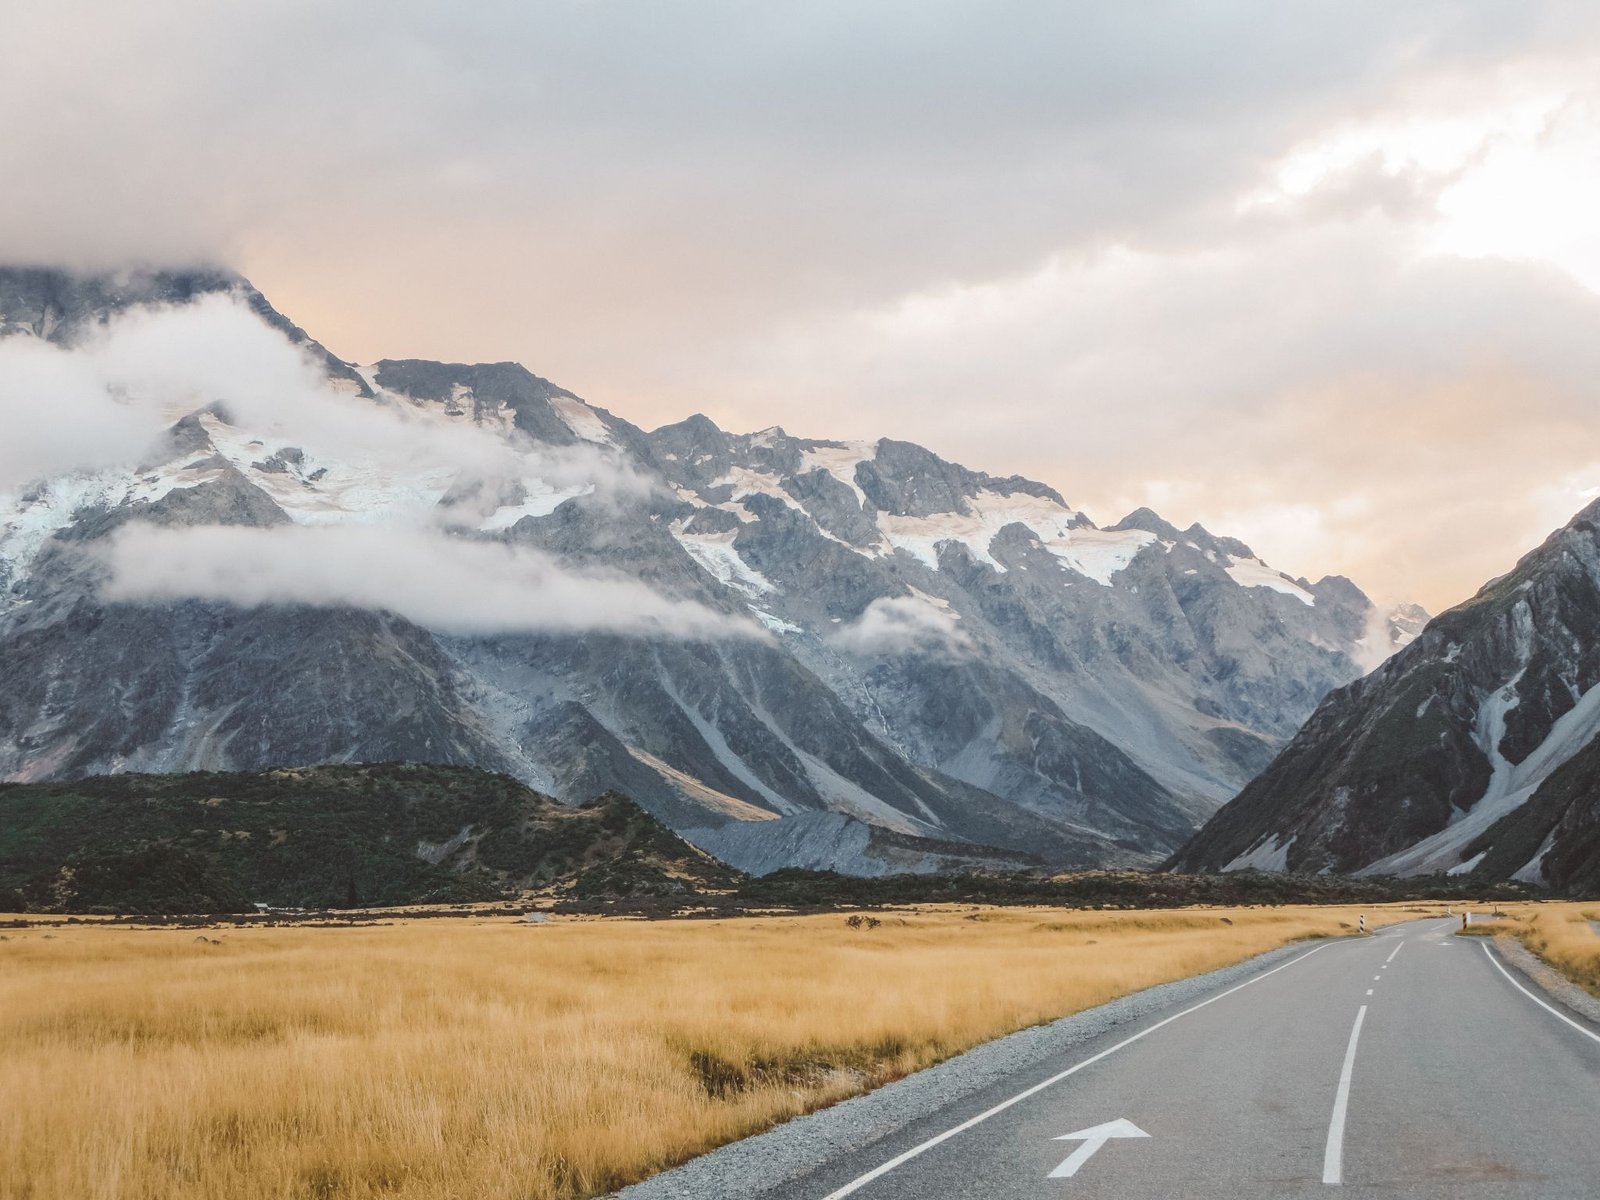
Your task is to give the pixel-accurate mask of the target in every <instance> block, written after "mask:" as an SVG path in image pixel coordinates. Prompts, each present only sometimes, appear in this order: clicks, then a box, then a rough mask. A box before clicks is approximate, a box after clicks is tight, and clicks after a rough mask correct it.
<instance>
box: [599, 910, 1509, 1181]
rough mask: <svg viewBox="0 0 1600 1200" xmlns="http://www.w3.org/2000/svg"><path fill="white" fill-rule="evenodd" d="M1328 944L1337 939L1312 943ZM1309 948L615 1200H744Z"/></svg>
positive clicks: (1026, 1043)
mask: <svg viewBox="0 0 1600 1200" xmlns="http://www.w3.org/2000/svg"><path fill="white" fill-rule="evenodd" d="M1328 940H1338V939H1320V941H1328ZM1316 944H1318V942H1316V941H1312V942H1294V943H1291V944H1290V945H1287V946H1281V947H1279V948H1278V949H1276V950H1269V951H1268V952H1267V953H1265V954H1261V955H1257V956H1256V957H1255V958H1251V959H1247V960H1246V961H1244V962H1241V963H1235V964H1234V965H1233V966H1231V967H1223V968H1222V969H1221V970H1217V971H1211V972H1208V973H1207V974H1204V975H1195V976H1191V977H1190V978H1187V979H1179V980H1174V981H1173V982H1171V983H1164V984H1159V985H1157V986H1156V987H1152V988H1146V989H1145V990H1143V991H1140V992H1133V993H1131V994H1129V995H1127V996H1123V997H1121V998H1119V999H1116V1000H1113V1001H1111V1002H1110V1003H1108V1004H1102V1005H1100V1006H1099V1007H1098V1008H1091V1009H1086V1010H1085V1011H1083V1012H1080V1013H1075V1014H1073V1015H1072V1016H1070V1017H1062V1018H1061V1019H1060V1020H1057V1021H1052V1022H1050V1023H1049V1024H1047V1025H1036V1026H1033V1027H1032V1028H1029V1029H1023V1030H1019V1031H1018V1032H1016V1033H1013V1034H1008V1035H1007V1036H1005V1037H1002V1038H997V1039H996V1040H994V1041H992V1042H985V1043H983V1044H982V1045H980V1046H975V1047H974V1048H973V1049H971V1050H968V1051H967V1052H965V1053H964V1054H960V1055H957V1056H956V1057H954V1058H951V1059H947V1060H946V1061H944V1062H942V1063H939V1064H938V1065H936V1066H932V1067H929V1068H928V1069H927V1070H924V1071H919V1072H917V1073H916V1074H915V1075H908V1076H907V1077H906V1078H904V1079H899V1080H896V1081H895V1082H893V1083H890V1084H886V1085H884V1086H883V1087H881V1088H878V1089H876V1090H875V1091H871V1092H867V1093H865V1094H863V1095H860V1096H855V1097H852V1098H851V1099H849V1100H845V1101H842V1102H841V1103H839V1104H836V1105H833V1106H832V1107H830V1108H825V1109H822V1110H820V1111H818V1112H815V1113H810V1114H808V1115H806V1116H803V1117H797V1118H795V1119H794V1120H792V1121H788V1122H785V1123H784V1124H782V1125H779V1126H777V1127H775V1128H773V1129H770V1130H768V1131H767V1132H765V1133H760V1134H756V1135H755V1136H753V1137H748V1138H744V1139H742V1140H741V1141H737V1142H730V1143H729V1144H728V1145H726V1146H722V1147H720V1148H718V1149H716V1150H712V1151H710V1152H709V1153H706V1154H703V1155H701V1156H700V1157H698V1158H695V1159H691V1160H690V1161H689V1162H687V1163H685V1164H684V1165H683V1166H681V1167H677V1168H674V1169H673V1170H670V1171H664V1172H662V1173H661V1174H659V1175H655V1176H652V1177H651V1178H649V1179H646V1180H644V1181H643V1182H641V1183H637V1184H634V1185H632V1186H631V1187H627V1188H624V1189H623V1190H622V1191H620V1192H616V1193H613V1195H614V1196H615V1197H616V1200H723V1198H727V1200H734V1198H739V1200H748V1198H749V1197H751V1196H755V1195H759V1194H760V1193H761V1192H763V1191H767V1190H769V1189H772V1188H774V1187H777V1186H779V1185H781V1184H784V1183H787V1182H788V1181H790V1180H792V1179H796V1178H798V1177H799V1176H801V1175H804V1174H805V1173H806V1172H807V1171H810V1170H811V1169H813V1168H815V1167H816V1166H817V1165H818V1164H819V1163H822V1162H826V1161H828V1160H830V1159H833V1158H835V1157H837V1156H839V1155H842V1154H847V1153H850V1152H853V1151H856V1150H859V1149H861V1148H862V1147H865V1146H869V1145H871V1144H872V1143H873V1142H876V1141H879V1140H881V1139H882V1138H885V1137H888V1136H889V1135H891V1134H893V1133H895V1132H897V1131H898V1130H900V1129H901V1128H903V1127H904V1126H906V1125H908V1124H910V1123H911V1122H912V1121H916V1120H920V1119H922V1118H923V1117H926V1116H929V1115H930V1114H932V1113H935V1112H938V1111H939V1110H940V1109H942V1108H944V1107H945V1106H947V1105H949V1104H951V1103H954V1102H955V1101H958V1100H961V1099H963V1098H964V1097H966V1096H969V1095H971V1094H973V1093H974V1092H978V1091H981V1090H982V1089H984V1088H986V1087H988V1086H990V1085H991V1084H993V1083H995V1082H997V1081H998V1080H1001V1079H1003V1078H1005V1077H1006V1076H1009V1075H1012V1074H1015V1073H1017V1072H1019V1071H1024V1070H1027V1069H1028V1068H1030V1067H1033V1066H1036V1065H1037V1064H1039V1063H1041V1062H1044V1061H1046V1060H1048V1059H1052V1058H1054V1057H1056V1056H1059V1055H1062V1054H1065V1053H1067V1052H1068V1051H1070V1050H1072V1049H1073V1048H1074V1047H1075V1046H1078V1045H1081V1044H1082V1043H1084V1042H1087V1041H1089V1040H1090V1039H1092V1038H1095V1037H1098V1036H1100V1035H1101V1034H1103V1033H1105V1032H1106V1031H1107V1030H1109V1029H1113V1028H1115V1027H1117V1026H1119V1025H1126V1024H1130V1023H1132V1022H1135V1021H1139V1020H1141V1019H1143V1018H1145V1017H1148V1016H1151V1015H1152V1014H1155V1013H1158V1012H1160V1011H1161V1010H1163V1009H1167V1008H1173V1007H1176V1006H1178V1005H1182V1004H1187V1003H1193V1002H1194V1001H1197V1000H1202V999H1204V998H1205V997H1206V995H1207V994H1209V993H1211V992H1215V991H1217V990H1219V989H1221V988H1224V987H1228V986H1231V985H1232V984H1235V983H1238V982H1240V981H1242V980H1244V979H1247V978H1249V977H1250V976H1251V975H1255V974H1257V973H1259V972H1261V971H1263V970H1266V969H1269V968H1271V967H1274V966H1276V965H1278V964H1279V963H1281V962H1283V961H1284V960H1286V959H1288V958H1290V957H1292V956H1294V955H1296V954H1303V953H1305V951H1306V949H1307V947H1308V946H1311V945H1316ZM1519 949H1520V947H1519Z"/></svg>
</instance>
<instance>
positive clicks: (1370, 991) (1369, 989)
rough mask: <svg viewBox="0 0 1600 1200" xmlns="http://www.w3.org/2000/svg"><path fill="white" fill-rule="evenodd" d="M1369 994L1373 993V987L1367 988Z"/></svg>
mask: <svg viewBox="0 0 1600 1200" xmlns="http://www.w3.org/2000/svg"><path fill="white" fill-rule="evenodd" d="M1367 995H1369V996H1370V995H1372V989H1371V988H1368V989H1367Z"/></svg>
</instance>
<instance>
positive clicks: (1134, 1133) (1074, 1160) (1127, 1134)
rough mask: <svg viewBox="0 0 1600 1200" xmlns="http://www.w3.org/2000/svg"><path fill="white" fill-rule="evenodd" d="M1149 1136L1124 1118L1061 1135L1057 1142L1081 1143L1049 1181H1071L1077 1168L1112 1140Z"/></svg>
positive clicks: (1052, 1173)
mask: <svg viewBox="0 0 1600 1200" xmlns="http://www.w3.org/2000/svg"><path fill="white" fill-rule="evenodd" d="M1149 1136H1150V1135H1149V1134H1148V1133H1146V1132H1145V1131H1144V1130H1142V1129H1140V1128H1139V1127H1138V1126H1137V1125H1135V1124H1134V1123H1133V1122H1132V1121H1130V1120H1128V1119H1127V1118H1126V1117H1119V1118H1117V1119H1116V1120H1115V1121H1107V1122H1106V1123H1105V1124H1104V1125H1096V1126H1095V1127H1094V1128H1093V1129H1080V1130H1078V1132H1077V1133H1063V1134H1062V1135H1061V1136H1060V1137H1058V1138H1056V1139H1055V1140H1056V1141H1058V1142H1082V1143H1083V1145H1081V1146H1079V1147H1078V1148H1077V1149H1076V1150H1074V1151H1073V1152H1072V1153H1071V1154H1069V1155H1068V1156H1067V1158H1066V1161H1065V1162H1063V1163H1062V1164H1061V1165H1060V1166H1059V1167H1057V1168H1056V1169H1055V1170H1054V1171H1051V1172H1050V1175H1049V1178H1051V1179H1071V1178H1072V1177H1073V1176H1074V1175H1076V1174H1077V1173H1078V1168H1079V1167H1081V1166H1083V1164H1084V1163H1086V1162H1088V1161H1089V1160H1090V1159H1091V1158H1093V1157H1094V1153H1095V1151H1096V1150H1098V1149H1100V1147H1101V1146H1104V1145H1105V1144H1106V1143H1107V1142H1109V1141H1110V1140H1111V1139H1112V1138H1140V1137H1149Z"/></svg>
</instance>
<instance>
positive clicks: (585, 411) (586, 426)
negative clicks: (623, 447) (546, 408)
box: [550, 396, 617, 446]
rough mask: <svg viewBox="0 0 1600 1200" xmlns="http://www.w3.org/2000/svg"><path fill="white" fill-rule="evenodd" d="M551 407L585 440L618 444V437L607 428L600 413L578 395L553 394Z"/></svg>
mask: <svg viewBox="0 0 1600 1200" xmlns="http://www.w3.org/2000/svg"><path fill="white" fill-rule="evenodd" d="M550 407H551V408H553V409H555V413H556V416H558V417H560V418H561V423H562V424H563V425H565V426H566V427H567V428H568V429H570V430H572V432H573V433H574V434H576V435H577V436H578V437H580V438H582V439H583V440H584V441H586V442H594V443H595V444H596V445H599V446H615V445H616V444H617V443H616V439H615V438H613V437H612V436H611V430H610V429H608V428H606V423H605V422H604V421H602V420H601V419H600V414H599V413H597V412H595V411H594V409H592V408H590V407H589V406H588V405H587V404H585V403H584V402H583V401H582V400H579V399H578V398H577V397H575V396H551V397H550Z"/></svg>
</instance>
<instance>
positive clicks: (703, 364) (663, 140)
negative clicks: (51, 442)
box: [0, 0, 1600, 606]
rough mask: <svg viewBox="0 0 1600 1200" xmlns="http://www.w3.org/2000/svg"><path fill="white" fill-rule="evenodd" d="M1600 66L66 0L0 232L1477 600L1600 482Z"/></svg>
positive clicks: (1098, 24) (842, 10)
mask: <svg viewBox="0 0 1600 1200" xmlns="http://www.w3.org/2000/svg"><path fill="white" fill-rule="evenodd" d="M64 59H67V60H70V61H71V63H72V69H71V70H70V71H68V70H62V69H61V63H62V61H63V60H64ZM1597 68H1600V11H1597V10H1596V9H1595V7H1594V6H1593V5H1592V4H1588V3H1582V2H1579V0H1549V2H1545V3H1539V4H1520V5H1466V4H1459V3H1453V2H1451V0H1428V2H1424V3H1419V4H1410V5H1404V6H1398V5H1393V4H1387V3H1382V2H1380V0H1360V2H1357V3H1333V2H1313V3H1306V4H1297V5H1295V6H1294V7H1293V8H1292V9H1290V8H1288V7H1285V6H1281V5H1272V4H1266V3H1232V4H1223V5H1206V6H1194V5H1189V4H1181V3H1156V4H1146V5H1139V6H1106V5H1101V4H1066V5H1057V6H1049V7H1040V6H1036V5H1020V4H1001V5H998V6H996V5H994V4H956V3H933V4H926V3H923V4H899V3H895V4H884V5H873V6H861V5H842V4H831V3H823V4H814V5H806V6H803V7H773V6H761V7H751V6H747V5H738V4H732V3H711V4H704V5H696V6H693V7H681V8H669V9H663V8H661V7H659V6H654V5H645V4H626V3H625V4H608V5H553V6H534V7H530V6H526V5H513V4H509V3H488V4H480V5H474V6H472V8H471V9H470V10H467V11H456V10H450V9H447V8H446V7H444V6H440V5H437V4H425V3H418V2H415V0H404V2H398V3H384V4H376V3H352V4H342V5H338V6H327V5H312V4H288V5H275V6H272V7H270V8H260V9H256V10H250V11H237V10H234V9H231V8H230V9H222V8H218V7H215V6H211V5H204V4H200V3H196V2H195V0H161V2H160V3H157V4H155V5H154V6H150V5H146V6H141V7H140V8H139V9H138V10H134V9H128V10H127V11H116V10H113V11H106V10H105V9H104V7H103V6H93V7H91V6H87V5H84V4H82V3H75V2H68V3H63V4H58V5H51V6H47V7H45V6H36V7H34V8H32V9H29V10H27V11H24V12H18V13H14V14H11V17H10V20H9V21H8V29H7V37H6V39H5V40H4V44H3V45H0V103H3V104H4V105H5V109H6V111H7V112H10V113H14V114H18V116H17V119H15V120H12V121H8V122H6V123H5V125H4V127H3V128H0V159H3V161H5V162H6V163H7V164H8V170H9V171H11V172H12V173H13V175H14V177H15V178H18V179H26V180H27V181H28V183H27V186H26V187H15V188H9V189H6V190H5V192H4V194H3V195H0V258H6V259H12V260H15V259H17V258H18V257H24V258H29V259H32V260H34V261H47V262H51V263H59V262H65V263H78V264H80V265H106V264H115V263H120V262H124V261H127V260H128V259H130V258H137V259H142V260H145V261H157V262H169V263H170V262H184V261H192V260H197V259H204V260H207V261H223V262H227V263H230V264H232V265H234V266H237V267H239V268H241V269H243V270H245V271H246V272H247V273H249V274H250V275H251V276H252V277H253V278H255V279H256V280H257V282H258V283H260V284H262V285H263V286H265V287H266V288H267V289H268V290H269V291H270V292H271V293H272V294H274V295H275V296H278V297H279V298H280V299H281V301H282V302H283V303H284V305H285V307H287V308H289V309H291V310H292V311H294V312H295V313H296V314H297V315H298V316H299V319H301V320H303V321H305V322H306V323H307V324H308V325H310V326H312V327H314V328H316V329H317V330H318V331H319V335H320V336H323V337H326V338H327V339H328V340H329V343H330V345H332V346H333V348H334V349H335V350H336V351H337V352H338V353H339V354H341V355H343V356H345V357H347V358H354V359H358V360H372V359H376V358H379V357H382V356H384V355H387V354H396V353H408V354H419V355H430V356H433V357H437V358H441V359H446V360H453V361H502V360H506V359H518V360H522V361H528V362H537V363H539V364H541V369H544V370H547V371H549V372H550V373H551V374H552V375H554V376H555V377H557V378H562V379H567V380H570V381H572V382H573V383H574V385H575V386H579V387H581V388H582V390H583V391H584V394H585V395H586V396H587V397H589V398H590V399H592V400H595V401H597V402H599V403H602V404H604V405H606V406H608V407H610V408H613V409H615V410H616V411H619V412H622V413H624V414H626V415H628V416H629V417H630V418H632V419H634V420H635V421H637V422H639V423H640V424H643V425H646V426H650V425H653V424H656V423H659V422H662V421H671V420H676V419H679V418H681V417H683V416H685V415H687V414H688V413H691V412H697V411H703V412H706V413H708V414H709V415H710V416H712V417H713V418H715V419H716V420H718V421H719V422H720V423H721V424H722V425H723V426H724V427H727V428H760V427H764V426H767V425H771V424H774V423H779V424H783V425H784V426H786V427H788V428H791V429H794V430H796V431H799V432H806V431H807V430H826V431H828V432H830V433H832V434H834V435H835V436H844V437H875V436H880V435H882V434H885V433H890V434H894V435H895V436H899V437H903V438H906V439H911V440H916V441H919V442H923V443H927V444H929V445H930V446H932V448H934V449H936V450H938V451H940V452H942V453H945V454H948V455H952V456H956V457H960V458H961V459H963V460H964V461H970V462H973V463H975V464H976V465H978V466H983V467H988V468H991V469H1001V468H1004V469H1022V470H1025V471H1027V472H1028V473H1029V474H1031V475H1034V476H1037V477H1040V478H1044V479H1046V480H1049V481H1051V482H1053V483H1055V484H1056V485H1057V486H1058V487H1059V488H1060V489H1061V490H1063V491H1065V492H1069V493H1070V494H1071V495H1073V496H1074V498H1075V502H1076V503H1079V504H1081V505H1083V506H1084V507H1085V508H1086V509H1087V510H1089V511H1090V512H1092V513H1094V514H1096V515H1097V516H1099V517H1101V518H1102V519H1110V518H1114V517H1115V516H1116V515H1117V514H1118V513H1120V512H1122V511H1126V510H1128V509H1129V508H1132V507H1135V506H1136V505H1140V504H1150V505H1152V506H1154V507H1158V508H1160V509H1161V511H1163V512H1166V513H1168V514H1169V515H1171V516H1172V517H1174V518H1175V519H1177V520H1178V521H1179V523H1180V524H1187V523H1188V522H1189V521H1191V520H1199V521H1202V522H1205V523H1207V524H1211V525H1214V526H1218V527H1227V528H1230V529H1234V530H1236V531H1238V532H1239V533H1240V534H1241V535H1243V536H1245V537H1247V538H1249V540H1250V541H1251V542H1252V543H1253V544H1255V545H1256V546H1257V547H1258V548H1259V549H1260V550H1261V551H1262V552H1263V553H1264V554H1267V555H1269V556H1270V558H1271V559H1272V561H1275V562H1280V563H1282V564H1284V565H1286V566H1288V567H1291V568H1294V569H1310V568H1311V566H1312V565H1313V564H1315V565H1316V566H1317V567H1319V568H1324V569H1338V570H1343V571H1345V572H1347V573H1349V574H1351V575H1353V576H1358V577H1360V578H1363V579H1365V580H1369V581H1372V583H1373V585H1374V586H1375V587H1376V588H1377V590H1378V591H1380V592H1382V593H1385V594H1388V595H1390V596H1392V597H1394V596H1402V595H1410V596H1416V597H1418V598H1421V599H1423V600H1425V601H1427V602H1429V603H1430V604H1433V605H1435V606H1438V605H1442V604H1444V603H1447V602H1451V601H1454V600H1457V599H1459V598H1461V596H1462V595H1464V594H1465V593H1467V592H1469V591H1470V590H1471V589H1472V588H1473V587H1474V586H1476V583H1477V582H1478V581H1479V580H1480V579H1482V578H1483V577H1484V576H1485V575H1486V574H1488V573H1490V572H1491V571H1492V570H1493V569H1494V565H1495V564H1496V563H1498V562H1500V561H1503V560H1504V559H1506V558H1507V557H1508V556H1510V555H1513V554H1514V553H1515V552H1516V551H1517V550H1518V549H1519V548H1520V547H1522V546H1524V545H1526V544H1529V543H1530V542H1531V541H1533V540H1536V539H1537V538H1538V537H1539V536H1542V535H1543V533H1544V532H1546V531H1547V530H1548V529H1549V528H1552V527H1554V526H1555V525H1557V524H1559V523H1560V522H1561V521H1562V520H1564V519H1565V518H1566V517H1567V516H1568V515H1570V513H1571V511H1572V510H1573V509H1574V508H1575V507H1577V506H1578V505H1579V504H1581V503H1582V502H1583V500H1584V498H1585V496H1586V495H1587V494H1588V493H1590V492H1592V491H1593V490H1594V489H1597V488H1600V453H1597V452H1596V451H1594V450H1593V449H1592V445H1593V442H1592V438H1591V437H1587V436H1574V434H1575V431H1577V430H1578V429H1579V428H1580V426H1581V423H1582V419H1583V416H1584V414H1585V413H1586V412H1587V410H1588V408H1589V407H1590V405H1591V403H1592V395H1591V391H1590V386H1589V383H1588V381H1589V380H1591V379H1593V378H1594V374H1593V370H1592V353H1593V352H1592V347H1593V346H1594V345H1595V344H1597V343H1600V336H1597V335H1600V300H1597V299H1596V295H1595V289H1596V288H1600V241H1597V239H1596V235H1595V233H1594V229H1593V221H1592V218H1591V216H1590V214H1591V213H1592V212H1593V211H1594V208H1595V206H1596V204H1597V203H1600V194H1597V189H1600V177H1597V175H1596V172H1595V171H1594V169H1593V161H1594V146H1595V145H1596V143H1597V140H1600V83H1597V82H1596V81H1597V80H1600V69H1597ZM980 412H981V415H982V420H981V421H980V420H977V419H975V417H974V414H975V413H980ZM1046 432H1048V434H1049V436H1043V435H1044V434H1045V433H1046ZM1530 447H1539V448H1540V449H1541V454H1540V455H1539V456H1538V465H1537V467H1535V466H1533V465H1531V460H1530V456H1529V454H1528V450H1529V448H1530ZM45 449H46V450H48V449H49V447H48V446H46V447H45Z"/></svg>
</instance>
